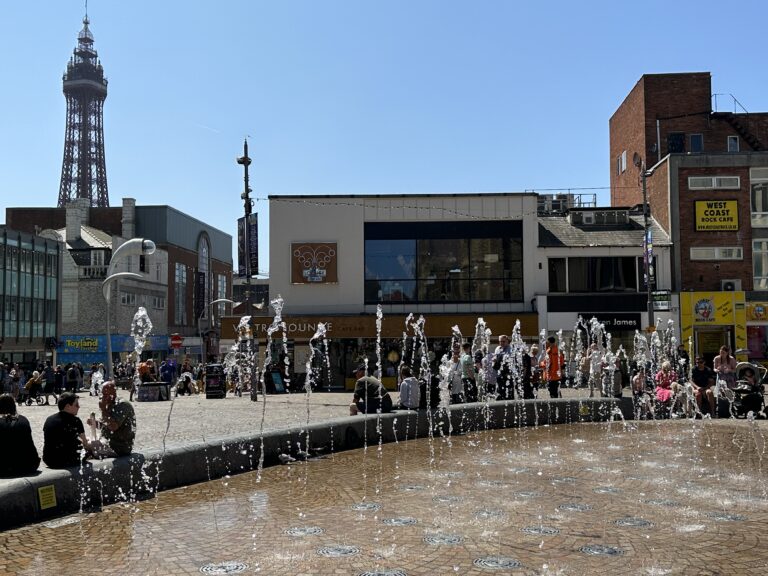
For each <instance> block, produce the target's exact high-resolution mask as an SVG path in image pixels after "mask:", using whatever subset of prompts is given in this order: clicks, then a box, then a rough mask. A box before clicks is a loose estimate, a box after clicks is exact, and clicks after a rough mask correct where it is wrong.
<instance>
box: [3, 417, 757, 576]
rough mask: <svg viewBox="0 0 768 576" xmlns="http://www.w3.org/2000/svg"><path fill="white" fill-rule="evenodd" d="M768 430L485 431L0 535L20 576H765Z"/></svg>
mask: <svg viewBox="0 0 768 576" xmlns="http://www.w3.org/2000/svg"><path fill="white" fill-rule="evenodd" d="M765 433H766V428H765V426H764V423H755V422H747V421H733V420H729V421H724V420H723V421H661V422H658V421H657V422H637V423H636V422H629V423H626V424H625V423H616V422H614V423H603V424H573V425H560V426H543V427H539V428H521V429H507V430H496V431H486V432H471V433H467V434H465V435H462V436H454V437H451V438H439V437H437V438H434V439H426V438H425V439H421V440H412V441H408V442H400V443H397V444H386V445H383V446H381V447H379V446H371V447H368V448H367V449H362V450H356V451H350V452H344V453H338V454H332V455H330V456H328V457H326V458H322V459H318V460H314V461H309V462H296V463H293V464H291V465H286V466H279V467H273V468H269V469H265V470H263V471H262V473H261V480H260V481H258V480H257V479H258V475H257V474H256V473H247V474H242V475H239V476H235V477H231V478H227V479H220V480H214V481H210V482H206V483H202V484H197V485H192V486H187V487H184V488H180V489H176V490H171V491H168V492H163V493H160V494H158V495H157V497H156V498H154V499H153V500H148V501H144V502H139V503H134V504H122V505H115V506H110V507H107V508H105V509H104V510H103V511H101V512H98V513H94V514H84V515H79V516H75V518H78V519H79V521H77V522H74V521H73V522H68V521H58V522H55V523H47V524H39V525H36V526H28V527H26V528H22V529H19V530H10V531H6V532H4V533H2V534H0V550H1V551H2V557H3V569H4V571H5V573H8V574H18V575H21V574H30V575H32V574H34V575H44V574H52V575H53V574H56V575H57V576H58V575H59V574H61V573H62V572H61V566H66V567H67V568H68V570H69V571H70V572H71V573H77V574H103V573H104V572H105V567H108V568H109V571H110V572H109V573H120V574H201V573H203V574H235V573H248V574H253V573H261V574H286V575H288V574H351V575H358V574H378V575H384V574H386V575H395V574H397V575H406V576H409V575H410V576H413V575H434V574H449V573H451V574H494V573H495V574H560V573H562V574H603V573H622V574H624V573H626V574H701V573H724V574H725V573H728V574H763V573H765V570H766V568H768V536H767V535H766V531H765V526H766V525H768V462H763V458H764V456H765V454H766V445H765V441H766V436H765Z"/></svg>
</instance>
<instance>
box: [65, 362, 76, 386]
mask: <svg viewBox="0 0 768 576" xmlns="http://www.w3.org/2000/svg"><path fill="white" fill-rule="evenodd" d="M67 380H69V381H70V382H74V381H76V380H77V368H75V367H74V366H72V367H71V368H70V369H69V370H67Z"/></svg>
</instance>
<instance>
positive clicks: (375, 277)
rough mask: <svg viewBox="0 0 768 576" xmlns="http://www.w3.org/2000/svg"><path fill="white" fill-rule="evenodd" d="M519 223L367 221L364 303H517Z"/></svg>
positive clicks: (520, 291)
mask: <svg viewBox="0 0 768 576" xmlns="http://www.w3.org/2000/svg"><path fill="white" fill-rule="evenodd" d="M520 224H521V223H519V222H515V221H509V222H506V221H505V222H493V223H479V222H450V223H448V222H445V223H444V222H429V223H422V224H420V225H419V226H413V225H412V224H411V223H408V222H405V223H397V222H387V223H383V222H375V223H366V225H365V236H366V239H365V301H366V303H369V304H371V303H376V302H494V301H495V302H510V301H511V302H520V301H522V298H523V275H522V269H523V266H522V262H523V260H522V254H523V242H522V233H521V232H522V228H521V226H520Z"/></svg>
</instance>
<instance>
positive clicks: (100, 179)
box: [58, 13, 109, 208]
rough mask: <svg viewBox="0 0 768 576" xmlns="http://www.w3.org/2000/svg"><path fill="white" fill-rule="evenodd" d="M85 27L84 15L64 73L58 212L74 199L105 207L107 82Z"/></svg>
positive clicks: (106, 193)
mask: <svg viewBox="0 0 768 576" xmlns="http://www.w3.org/2000/svg"><path fill="white" fill-rule="evenodd" d="M88 24H89V21H88V14H87V13H86V15H85V18H83V29H82V30H80V34H78V35H77V48H75V50H74V52H73V54H72V57H71V58H70V59H69V63H68V64H67V71H66V72H65V73H64V96H65V98H66V99H67V127H66V131H65V134H64V162H63V163H62V166H61V184H60V185H59V204H58V206H59V207H60V208H62V207H64V206H66V205H67V203H68V202H69V201H71V200H74V199H75V198H88V200H89V201H90V204H91V206H98V207H108V206H109V193H108V192H107V168H106V164H105V162H104V123H103V119H104V100H106V98H107V79H106V78H104V69H103V68H102V67H101V62H100V61H99V60H98V55H97V53H96V50H94V49H93V34H91V31H90V30H89V29H88Z"/></svg>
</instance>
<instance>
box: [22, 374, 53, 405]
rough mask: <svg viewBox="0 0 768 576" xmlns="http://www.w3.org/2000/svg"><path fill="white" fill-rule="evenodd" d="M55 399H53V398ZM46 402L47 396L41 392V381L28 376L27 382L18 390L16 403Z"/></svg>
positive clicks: (40, 403)
mask: <svg viewBox="0 0 768 576" xmlns="http://www.w3.org/2000/svg"><path fill="white" fill-rule="evenodd" d="M54 401H55V400H54ZM47 403H48V398H47V397H46V396H45V394H44V393H43V383H42V382H41V381H40V380H39V379H35V378H30V379H29V380H27V384H26V385H25V386H24V388H22V389H21V390H19V398H18V404H19V405H21V404H26V405H27V406H32V404H37V405H38V406H43V405H44V404H47Z"/></svg>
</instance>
